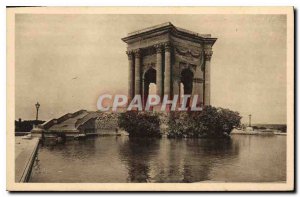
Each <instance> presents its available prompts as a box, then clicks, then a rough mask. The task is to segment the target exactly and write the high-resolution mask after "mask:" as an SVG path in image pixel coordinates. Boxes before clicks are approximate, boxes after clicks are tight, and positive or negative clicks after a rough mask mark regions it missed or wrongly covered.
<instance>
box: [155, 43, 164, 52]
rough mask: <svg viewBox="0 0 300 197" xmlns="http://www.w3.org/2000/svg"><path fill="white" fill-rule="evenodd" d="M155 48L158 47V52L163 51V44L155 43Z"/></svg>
mask: <svg viewBox="0 0 300 197" xmlns="http://www.w3.org/2000/svg"><path fill="white" fill-rule="evenodd" d="M154 48H155V49H156V53H161V52H162V44H161V43H159V44H155V45H154Z"/></svg>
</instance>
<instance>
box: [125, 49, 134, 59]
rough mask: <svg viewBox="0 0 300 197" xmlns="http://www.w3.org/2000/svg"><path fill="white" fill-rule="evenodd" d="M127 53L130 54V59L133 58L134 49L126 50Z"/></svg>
mask: <svg viewBox="0 0 300 197" xmlns="http://www.w3.org/2000/svg"><path fill="white" fill-rule="evenodd" d="M126 54H127V56H128V59H129V60H131V59H132V56H133V51H132V50H129V51H126Z"/></svg>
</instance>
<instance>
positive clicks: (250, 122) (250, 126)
mask: <svg viewBox="0 0 300 197" xmlns="http://www.w3.org/2000/svg"><path fill="white" fill-rule="evenodd" d="M251 116H252V115H251V114H249V127H251Z"/></svg>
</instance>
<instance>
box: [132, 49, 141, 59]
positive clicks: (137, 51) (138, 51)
mask: <svg viewBox="0 0 300 197" xmlns="http://www.w3.org/2000/svg"><path fill="white" fill-rule="evenodd" d="M133 53H134V55H135V57H136V58H140V56H141V49H135V50H134V51H133Z"/></svg>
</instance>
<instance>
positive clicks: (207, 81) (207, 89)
mask: <svg viewBox="0 0 300 197" xmlns="http://www.w3.org/2000/svg"><path fill="white" fill-rule="evenodd" d="M212 54H213V52H212V50H211V47H210V48H206V49H205V50H204V55H205V70H204V105H210V60H211V56H212Z"/></svg>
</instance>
